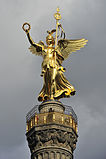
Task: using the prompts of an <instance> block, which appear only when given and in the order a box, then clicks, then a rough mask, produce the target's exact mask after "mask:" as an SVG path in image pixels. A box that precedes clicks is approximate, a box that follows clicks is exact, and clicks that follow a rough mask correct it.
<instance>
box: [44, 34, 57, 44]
mask: <svg viewBox="0 0 106 159" xmlns="http://www.w3.org/2000/svg"><path fill="white" fill-rule="evenodd" d="M46 43H47V45H52V46H53V45H54V44H55V42H54V37H53V36H52V35H50V34H49V35H48V36H47V37H46Z"/></svg>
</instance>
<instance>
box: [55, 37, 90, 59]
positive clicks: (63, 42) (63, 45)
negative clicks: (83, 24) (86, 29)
mask: <svg viewBox="0 0 106 159" xmlns="http://www.w3.org/2000/svg"><path fill="white" fill-rule="evenodd" d="M87 42H88V40H86V39H77V40H68V39H60V40H59V41H58V50H59V51H60V52H61V55H62V57H63V58H64V60H65V59H67V58H68V56H69V55H70V54H71V53H72V52H76V51H77V50H80V48H82V47H84V46H85V45H86V44H87Z"/></svg>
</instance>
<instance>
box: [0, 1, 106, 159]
mask: <svg viewBox="0 0 106 159" xmlns="http://www.w3.org/2000/svg"><path fill="white" fill-rule="evenodd" d="M58 6H59V7H60V13H61V16H62V19H61V21H60V22H61V24H62V26H63V28H64V30H65V33H66V38H67V39H79V38H85V39H88V44H87V45H86V46H85V47H84V48H83V49H81V50H80V51H78V52H76V53H73V54H71V56H70V57H69V58H68V59H67V60H66V61H64V63H63V66H64V67H65V68H66V73H65V76H66V77H67V79H68V80H69V81H70V83H71V84H72V85H74V87H75V89H76V95H75V96H74V97H71V98H69V99H62V100H61V101H62V103H63V104H67V105H70V106H72V107H73V109H74V111H75V112H76V114H77V117H78V135H79V138H78V142H77V148H76V150H75V152H74V158H75V159H85V158H86V159H106V108H105V105H106V93H105V90H106V51H105V49H106V30H105V28H106V17H105V16H106V9H105V6H106V0H53V1H51V0H30V1H29V0H10V1H8V0H0V44H1V45H0V159H14V158H15V159H19V158H20V159H24V158H25V159H30V151H29V148H28V144H27V141H26V136H25V132H26V130H25V129H26V119H25V118H26V114H27V112H28V111H30V109H31V108H32V107H34V106H35V105H37V104H40V103H39V102H38V101H37V96H38V94H39V92H40V90H41V88H42V84H43V80H42V78H41V77H40V73H41V63H42V58H41V57H37V56H34V55H32V54H31V53H30V51H29V50H28V48H29V46H30V44H29V42H28V40H27V37H26V35H25V32H24V31H23V30H22V24H23V23H24V22H29V23H30V25H31V31H30V33H31V36H32V38H33V40H34V41H35V42H39V40H42V41H44V42H45V37H46V35H47V33H46V31H47V30H51V29H53V28H55V19H54V17H53V15H54V13H55V12H56V8H57V7H58Z"/></svg>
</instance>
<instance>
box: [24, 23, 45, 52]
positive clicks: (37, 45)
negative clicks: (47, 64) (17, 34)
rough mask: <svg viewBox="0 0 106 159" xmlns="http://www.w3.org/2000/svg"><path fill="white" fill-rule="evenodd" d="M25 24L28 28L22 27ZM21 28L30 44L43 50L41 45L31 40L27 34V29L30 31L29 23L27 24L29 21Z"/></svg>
mask: <svg viewBox="0 0 106 159" xmlns="http://www.w3.org/2000/svg"><path fill="white" fill-rule="evenodd" d="M25 25H28V26H29V28H28V29H25V28H24V27H25ZM22 28H23V30H24V31H25V33H26V34H27V37H28V40H29V42H30V44H31V45H32V46H34V47H36V48H39V47H40V48H41V49H42V50H43V46H42V45H40V44H38V43H35V42H34V41H33V40H32V38H31V36H30V34H29V31H30V29H31V27H30V24H29V23H24V24H23V27H22Z"/></svg>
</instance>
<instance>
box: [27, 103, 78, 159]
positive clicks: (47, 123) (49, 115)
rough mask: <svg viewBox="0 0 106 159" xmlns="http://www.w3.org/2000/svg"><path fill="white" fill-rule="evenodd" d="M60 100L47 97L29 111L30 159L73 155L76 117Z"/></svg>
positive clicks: (63, 157) (50, 158) (59, 158)
mask: <svg viewBox="0 0 106 159" xmlns="http://www.w3.org/2000/svg"><path fill="white" fill-rule="evenodd" d="M65 108H67V106H64V105H63V104H62V103H61V102H58V101H46V102H43V103H42V104H41V105H39V106H38V111H37V109H36V106H35V107H34V108H33V109H32V110H31V111H30V112H29V113H28V114H27V133H26V136H27V141H28V145H29V148H30V151H31V159H73V151H74V150H75V148H76V142H77V137H78V135H77V117H76V115H75V112H74V111H73V109H72V108H71V107H68V112H67V111H65Z"/></svg>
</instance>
